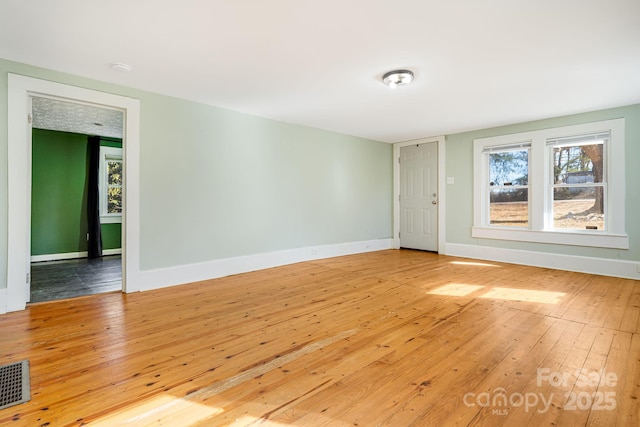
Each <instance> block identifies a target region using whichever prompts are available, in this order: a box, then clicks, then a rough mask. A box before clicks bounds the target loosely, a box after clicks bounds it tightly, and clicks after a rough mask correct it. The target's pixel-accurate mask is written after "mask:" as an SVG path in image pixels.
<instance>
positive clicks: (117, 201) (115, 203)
mask: <svg viewBox="0 0 640 427" xmlns="http://www.w3.org/2000/svg"><path fill="white" fill-rule="evenodd" d="M107 197H108V199H107V213H110V214H112V213H122V187H109V190H108V195H107Z"/></svg>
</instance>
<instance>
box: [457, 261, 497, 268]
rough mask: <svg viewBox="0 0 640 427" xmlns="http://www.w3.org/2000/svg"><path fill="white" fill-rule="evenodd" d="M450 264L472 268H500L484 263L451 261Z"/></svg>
mask: <svg viewBox="0 0 640 427" xmlns="http://www.w3.org/2000/svg"><path fill="white" fill-rule="evenodd" d="M451 264H455V265H471V266H474V267H500V266H499V265H495V264H487V263H486V262H470V261H451Z"/></svg>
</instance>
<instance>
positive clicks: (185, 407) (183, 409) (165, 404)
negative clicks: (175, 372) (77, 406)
mask: <svg viewBox="0 0 640 427" xmlns="http://www.w3.org/2000/svg"><path fill="white" fill-rule="evenodd" d="M222 412H224V410H223V409H221V408H216V407H214V406H209V405H205V404H201V403H198V402H194V401H192V400H187V399H183V398H179V397H175V396H172V395H170V394H163V395H160V396H156V397H153V398H151V399H148V400H145V401H144V402H141V403H139V404H137V405H132V406H130V407H129V408H126V409H122V410H118V411H116V412H114V413H112V414H109V415H107V416H105V417H103V418H101V419H99V420H96V421H94V422H92V423H90V425H92V426H114V425H123V426H127V425H129V426H139V425H147V424H148V423H149V421H150V419H151V420H154V421H155V422H156V425H167V426H173V425H191V424H195V423H197V422H199V421H202V420H205V419H207V418H209V417H212V416H214V415H218V414H221V413H222Z"/></svg>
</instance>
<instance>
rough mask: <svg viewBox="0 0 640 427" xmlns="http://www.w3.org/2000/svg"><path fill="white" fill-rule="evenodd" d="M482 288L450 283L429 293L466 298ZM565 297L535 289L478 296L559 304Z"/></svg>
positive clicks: (511, 290)
mask: <svg viewBox="0 0 640 427" xmlns="http://www.w3.org/2000/svg"><path fill="white" fill-rule="evenodd" d="M482 288H484V286H480V285H467V284H464V283H449V284H447V285H443V286H439V287H437V288H435V289H432V290H431V291H429V292H427V293H428V294H431V295H447V296H451V297H465V296H468V295H470V294H472V293H474V292H477V291H479V290H480V289H482ZM565 295H566V294H565V293H564V292H552V291H537V290H535V289H518V288H491V289H490V290H488V291H487V292H485V293H483V294H481V295H478V298H486V299H501V300H510V301H523V302H539V303H542V304H557V303H559V302H560V300H562V298H563V297H564V296H565Z"/></svg>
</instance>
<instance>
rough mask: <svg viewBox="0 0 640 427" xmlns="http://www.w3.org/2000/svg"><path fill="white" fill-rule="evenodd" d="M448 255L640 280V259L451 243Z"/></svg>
mask: <svg viewBox="0 0 640 427" xmlns="http://www.w3.org/2000/svg"><path fill="white" fill-rule="evenodd" d="M445 255H451V256H459V257H464V258H474V259H481V260H486V261H497V262H508V263H512V264H521V265H531V266H534V267H545V268H553V269H556V270H567V271H577V272H580V273H590V274H598V275H602V276H613V277H622V278H625V279H636V280H640V262H634V261H624V260H619V259H610V258H593V257H586V256H575V255H564V254H558V253H548V252H535V251H523V250H513V249H503V248H493V247H489V246H477V245H463V244H458V243H447V244H446V249H445Z"/></svg>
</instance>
